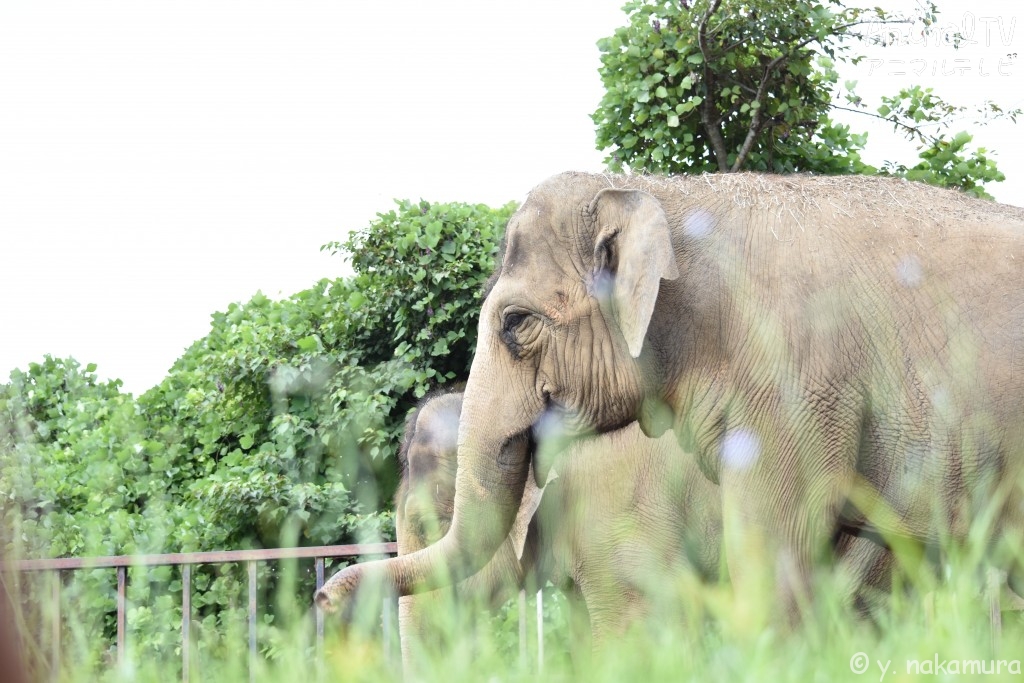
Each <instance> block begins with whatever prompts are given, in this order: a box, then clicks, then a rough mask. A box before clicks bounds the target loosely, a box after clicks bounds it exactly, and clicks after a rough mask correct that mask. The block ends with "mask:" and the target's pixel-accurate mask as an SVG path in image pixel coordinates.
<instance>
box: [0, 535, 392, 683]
mask: <svg viewBox="0 0 1024 683" xmlns="http://www.w3.org/2000/svg"><path fill="white" fill-rule="evenodd" d="M397 552H398V545H397V544H396V543H366V544H360V545H324V546H312V547H305V548H271V549H264V550H219V551H211V552H202V553H166V554H162V555H117V556H110V557H63V558H57V559H52V560H18V561H14V562H6V563H4V565H3V566H4V567H5V568H6V569H11V570H14V571H18V572H53V573H54V574H55V575H56V576H55V578H56V580H54V581H53V583H52V586H53V589H52V590H53V592H52V595H51V596H50V599H51V601H52V603H53V606H54V609H55V610H56V612H55V615H54V619H53V621H52V628H53V631H52V635H51V640H52V643H51V648H52V649H51V670H52V672H53V674H54V676H55V677H56V674H57V672H58V671H59V666H60V648H61V642H60V629H61V616H60V590H61V576H60V574H61V572H64V571H75V570H83V569H104V568H111V569H116V570H117V659H118V663H119V664H120V663H121V661H122V660H123V658H124V653H125V638H126V636H127V634H126V624H125V609H126V600H125V588H126V586H127V583H128V569H129V568H135V567H154V566H162V565H174V566H178V567H180V568H181V569H180V571H181V667H182V680H184V681H188V680H189V655H190V651H191V644H190V642H189V635H190V631H191V621H192V566H193V565H197V564H219V563H225V562H245V563H246V568H247V570H248V578H249V601H248V626H249V677H250V680H252V678H253V676H254V673H255V670H256V667H255V666H254V662H255V659H256V656H257V651H256V563H257V562H273V561H277V560H299V559H312V560H313V564H314V568H315V571H316V587H317V589H318V590H319V589H320V587H321V586H323V584H324V561H325V560H326V559H335V558H354V557H364V556H385V555H395V554H397ZM388 612H389V611H388V610H385V617H384V618H385V620H387V618H388ZM385 633H390V627H389V626H388V624H387V621H385ZM323 636H324V621H323V613H321V612H320V610H316V639H317V648H318V649H320V648H322V646H323Z"/></svg>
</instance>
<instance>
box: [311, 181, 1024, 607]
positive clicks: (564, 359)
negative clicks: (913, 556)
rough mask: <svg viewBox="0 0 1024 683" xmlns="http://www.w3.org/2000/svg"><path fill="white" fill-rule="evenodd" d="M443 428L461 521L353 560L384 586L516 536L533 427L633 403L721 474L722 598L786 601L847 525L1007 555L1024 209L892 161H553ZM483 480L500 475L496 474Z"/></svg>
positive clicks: (522, 220)
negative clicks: (731, 170) (880, 170)
mask: <svg viewBox="0 0 1024 683" xmlns="http://www.w3.org/2000/svg"><path fill="white" fill-rule="evenodd" d="M506 237H507V248H506V250H505V253H504V258H503V261H502V264H501V266H500V268H499V270H498V273H497V274H496V278H495V280H494V285H493V288H492V289H491V291H490V293H489V294H488V296H487V298H486V300H485V301H484V304H483V308H482V311H481V316H480V323H479V338H478V343H477V349H476V354H475V357H474V360H473V365H472V369H471V373H470V378H469V382H468V384H467V387H466V397H465V401H464V407H463V419H462V421H461V423H460V426H459V456H458V473H457V481H456V497H455V510H454V515H453V519H452V525H451V528H450V529H449V531H448V533H447V534H446V535H445V536H444V538H443V539H441V541H439V542H438V543H435V544H433V545H431V546H430V547H428V548H426V549H424V550H422V551H419V552H417V553H413V554H410V555H407V556H404V557H401V558H393V559H391V560H386V561H381V562H377V563H368V564H363V565H357V566H355V567H351V568H347V569H345V570H343V571H342V572H339V574H337V575H335V577H332V579H331V581H330V582H329V583H328V585H327V586H325V588H324V589H323V590H322V591H320V593H319V594H318V596H317V603H318V604H319V605H320V606H321V607H323V608H332V607H336V606H338V605H339V604H344V603H345V602H346V601H347V599H348V597H349V596H350V594H351V593H352V591H354V590H356V589H357V588H358V586H359V584H360V583H361V581H362V580H363V578H364V576H365V575H366V574H368V573H371V574H374V575H376V576H377V577H380V578H381V579H383V580H384V581H385V582H386V583H388V584H390V585H391V586H393V587H395V588H396V589H397V590H398V591H399V592H400V593H402V594H407V593H409V592H411V591H412V590H414V589H420V590H422V589H425V588H430V587H433V586H435V585H437V584H439V583H443V582H444V580H445V579H443V578H441V576H440V574H438V573H437V572H435V571H434V570H435V569H436V568H438V567H441V566H451V567H455V568H456V576H468V575H470V574H472V573H474V572H476V571H477V570H478V569H479V568H480V567H482V566H483V564H484V563H485V562H486V561H487V560H488V559H489V558H490V557H491V556H492V555H493V554H494V552H495V551H496V550H497V549H498V547H499V546H500V545H501V543H502V542H503V540H504V539H505V538H506V536H507V534H508V531H509V529H510V528H511V526H512V522H513V520H514V518H515V515H516V510H517V508H518V502H519V501H520V500H521V498H522V492H523V487H524V484H525V481H526V478H527V474H528V464H529V449H528V436H529V434H530V431H531V429H532V428H533V427H534V426H535V425H536V424H538V423H539V422H541V421H542V420H543V419H545V416H546V415H550V414H552V413H554V414H556V415H558V416H560V417H561V419H562V421H563V423H564V424H565V425H567V426H568V427H569V428H571V429H577V430H579V431H583V430H584V429H586V428H592V429H596V430H597V431H601V432H603V431H610V430H613V429H616V428H619V427H622V426H624V425H626V424H629V423H630V422H633V421H639V422H640V425H641V427H642V428H643V429H644V431H645V433H648V434H652V435H658V434H660V433H662V432H663V431H664V430H666V429H671V430H672V431H674V432H675V434H676V436H677V438H679V439H680V442H681V443H682V444H683V446H684V447H685V448H686V449H687V450H691V451H692V452H693V453H694V454H695V457H696V459H697V463H698V465H699V467H700V469H701V471H702V472H703V473H704V474H705V475H706V476H707V477H708V478H709V479H710V480H711V481H714V482H718V483H720V484H721V487H722V501H723V514H724V528H725V529H726V530H727V531H726V533H725V535H724V541H725V547H726V556H727V558H728V565H729V567H728V568H729V574H730V578H731V579H732V583H733V586H734V588H735V590H736V593H737V597H738V599H740V600H741V601H742V600H747V599H758V597H759V596H760V595H763V593H764V592H763V589H762V586H765V585H768V586H774V591H773V592H772V600H773V601H774V602H775V604H776V605H778V606H779V607H780V609H777V610H774V611H773V613H774V614H778V615H783V616H784V615H789V616H791V617H792V616H795V615H796V613H797V609H796V605H797V604H798V602H799V598H800V596H801V595H802V594H805V593H806V591H807V590H808V589H809V587H810V575H811V570H812V567H813V564H814V562H815V560H816V558H818V557H820V556H821V555H822V554H823V553H825V552H826V547H827V543H828V540H829V539H830V538H831V537H832V535H833V534H834V532H835V530H836V529H837V527H838V526H839V525H840V524H842V523H846V524H852V525H859V526H862V527H874V528H875V529H876V530H877V531H879V532H880V533H897V534H906V535H910V536H913V537H915V538H919V539H924V540H928V541H935V540H938V539H940V538H942V537H944V536H947V535H948V536H950V537H952V538H953V539H963V538H964V537H965V536H966V534H967V530H968V529H969V528H970V526H971V525H972V523H974V522H975V521H976V520H978V519H979V517H980V513H981V512H983V511H985V510H991V511H993V512H994V513H995V516H994V520H993V523H992V524H991V525H990V526H989V527H988V528H987V530H985V537H986V538H987V540H988V541H989V542H990V544H991V547H992V559H993V561H994V562H996V563H997V564H1000V565H1001V566H1004V567H1006V568H1007V569H1009V570H1010V571H1011V578H1010V581H1011V584H1015V583H1016V585H1015V586H1014V588H1015V590H1017V592H1018V593H1020V592H1021V590H1020V582H1021V576H1020V571H1019V568H1018V567H1017V566H1016V564H1015V562H1014V561H1013V560H1012V559H1011V558H1010V557H1009V554H1008V552H1007V551H1008V550H1009V549H1010V548H1011V547H1016V546H1017V545H1019V539H1020V530H1021V528H1022V526H1021V521H1022V520H1021V519H1020V517H1021V515H1022V511H1021V507H1020V502H1021V501H1022V496H1021V464H1022V460H1024V286H1022V283H1024V211H1022V210H1020V209H1017V208H1014V207H1009V206H1002V205H999V204H995V203H992V202H986V201H982V200H976V199H972V198H968V197H965V196H963V195H961V194H959V193H956V192H953V191H949V190H942V189H937V188H931V187H927V186H924V185H920V184H916V183H908V182H905V181H901V180H896V179H885V178H873V177H862V176H848V177H842V178H829V177H804V176H766V175H756V174H722V175H714V176H710V175H709V176H696V177H672V178H655V177H650V178H648V177H638V176H633V177H616V176H605V175H589V174H579V173H568V174H562V175H559V176H555V177H553V178H551V179H549V180H547V181H545V182H544V183H542V184H541V185H539V186H538V187H536V188H535V189H534V190H533V191H532V192H531V193H530V195H529V196H528V198H527V200H526V202H524V204H523V205H522V207H521V208H520V209H519V210H518V211H517V212H516V214H515V215H514V216H513V217H512V218H511V219H510V221H509V225H508V230H507V234H506ZM495 492H500V493H499V494H498V495H495Z"/></svg>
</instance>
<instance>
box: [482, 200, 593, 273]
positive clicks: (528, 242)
mask: <svg viewBox="0 0 1024 683" xmlns="http://www.w3.org/2000/svg"><path fill="white" fill-rule="evenodd" d="M587 225H588V222H587V221H586V219H585V216H584V211H583V210H582V209H580V208H579V207H578V206H575V205H574V204H570V203H567V204H566V205H565V206H556V207H550V206H539V205H538V203H536V202H534V203H532V204H528V205H524V206H523V208H522V209H520V211H519V212H518V213H517V214H516V216H515V217H514V218H513V220H511V221H509V225H508V229H507V231H506V235H505V239H506V247H505V254H504V257H503V259H502V272H503V273H509V274H513V273H518V272H522V271H529V272H530V273H531V275H540V274H542V273H543V272H544V271H546V270H551V269H556V270H562V271H564V270H566V269H567V268H568V267H569V266H570V264H571V265H572V267H573V269H575V270H579V269H580V268H581V267H582V263H581V260H580V257H581V255H583V254H584V252H585V253H589V252H590V251H592V250H593V245H592V243H591V242H592V240H591V241H588V239H587V232H588V229H587Z"/></svg>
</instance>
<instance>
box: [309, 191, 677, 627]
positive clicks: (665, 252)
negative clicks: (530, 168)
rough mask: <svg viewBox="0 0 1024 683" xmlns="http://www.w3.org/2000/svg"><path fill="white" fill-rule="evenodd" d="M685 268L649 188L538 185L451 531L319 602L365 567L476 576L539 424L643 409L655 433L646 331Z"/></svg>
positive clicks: (484, 382)
mask: <svg viewBox="0 0 1024 683" xmlns="http://www.w3.org/2000/svg"><path fill="white" fill-rule="evenodd" d="M676 277H678V269H677V266H676V259H675V253H674V248H673V245H672V242H671V236H670V231H669V226H668V218H667V216H666V214H665V212H664V210H663V209H662V207H661V205H660V204H659V202H658V201H657V200H655V199H654V198H653V197H652V196H651V195H649V194H647V193H645V192H642V191H638V190H631V189H614V188H611V187H608V186H607V184H606V183H605V182H604V181H602V176H587V175H583V174H578V175H577V174H567V175H564V176H558V177H556V178H553V179H551V180H550V181H548V182H546V183H544V184H542V185H540V186H539V187H537V188H535V189H534V190H533V191H532V192H531V193H530V195H529V197H528V198H527V200H526V202H525V203H524V204H523V205H522V207H521V208H520V209H519V210H518V211H517V212H516V214H515V215H514V216H513V217H512V218H511V219H510V221H509V224H508V228H507V230H506V239H505V248H504V255H503V257H502V260H501V265H500V266H499V267H498V270H497V272H496V273H495V274H494V276H493V277H492V280H491V283H490V284H489V288H488V292H487V295H486V297H485V300H484V303H483V307H482V311H481V315H480V321H479V328H478V329H479V332H478V341H477V348H476V353H475V356H474V360H473V364H472V367H471V370H470V378H469V382H468V384H467V386H466V392H465V398H464V403H463V417H462V421H461V422H460V423H459V450H458V471H457V475H456V489H455V506H454V511H453V517H452V522H451V527H450V529H449V530H448V533H447V534H446V535H445V536H444V538H442V539H441V540H440V541H439V542H438V543H435V544H433V545H431V546H429V547H427V548H425V549H423V550H420V551H418V552H415V553H412V554H410V555H407V556H404V557H401V558H395V559H393V560H383V561H378V562H371V563H365V564H362V565H357V566H353V567H349V568H346V569H345V570H342V571H341V572H339V573H338V574H336V575H335V576H333V577H332V578H331V580H330V581H328V582H327V584H325V586H324V587H323V589H321V590H320V591H318V593H317V595H316V602H317V604H318V605H319V606H320V607H321V608H322V609H325V610H333V609H335V608H337V607H338V606H339V605H340V604H343V603H344V602H345V598H346V597H347V596H348V595H349V594H351V593H352V592H353V591H354V590H355V589H356V588H357V587H358V586H359V585H360V583H361V582H362V581H363V580H364V577H365V576H366V575H367V574H370V575H376V576H378V577H379V578H381V579H382V580H383V581H384V582H385V583H387V584H389V585H390V586H391V587H393V588H394V589H396V590H397V592H398V593H399V594H400V595H406V594H409V593H411V592H413V591H416V590H430V589H433V588H436V587H439V586H443V585H448V584H449V583H450V582H452V581H457V580H460V579H462V578H465V577H467V576H470V575H472V574H474V573H475V572H477V571H478V570H479V569H480V568H481V567H482V566H483V565H484V564H485V563H486V562H487V561H488V560H489V559H490V558H491V557H492V556H493V555H494V553H495V551H496V550H497V549H498V548H499V546H500V545H501V544H502V542H503V541H504V540H505V538H506V537H507V536H508V533H509V530H510V529H511V527H512V524H513V522H514V520H515V518H516V512H517V510H518V509H519V504H520V501H521V500H522V497H523V490H524V486H525V483H526V480H527V477H528V470H529V466H530V453H531V444H532V442H533V438H534V430H535V427H538V426H542V423H546V422H549V421H552V420H557V421H558V423H559V424H560V427H561V428H562V429H564V430H568V431H570V432H577V433H583V432H586V431H598V432H603V431H609V430H613V429H616V428H619V427H622V426H624V425H626V424H629V423H630V422H632V421H634V420H636V419H637V418H638V417H640V418H641V424H642V425H645V426H647V427H648V428H649V429H650V430H651V431H653V428H651V427H650V426H649V425H650V424H652V423H653V420H644V419H643V418H645V417H646V416H648V415H649V414H650V415H652V416H655V415H657V411H656V410H646V408H648V407H649V406H652V405H653V406H656V405H658V400H657V399H658V397H659V396H660V394H661V393H662V391H663V387H662V383H663V381H664V380H663V379H659V378H661V377H662V373H661V371H660V369H659V362H658V359H657V354H658V349H657V348H655V347H653V346H652V345H650V344H645V337H646V335H647V328H648V326H649V324H650V322H651V319H652V314H653V313H654V309H655V304H656V302H657V301H658V298H659V297H658V292H659V286H660V284H661V283H662V282H663V281H665V280H670V279H674V278H676ZM650 399H654V400H653V401H651V400H650ZM645 431H647V430H646V429H645ZM659 431H664V425H661V426H660V430H659ZM537 476H538V477H543V476H544V473H543V472H538V475H537Z"/></svg>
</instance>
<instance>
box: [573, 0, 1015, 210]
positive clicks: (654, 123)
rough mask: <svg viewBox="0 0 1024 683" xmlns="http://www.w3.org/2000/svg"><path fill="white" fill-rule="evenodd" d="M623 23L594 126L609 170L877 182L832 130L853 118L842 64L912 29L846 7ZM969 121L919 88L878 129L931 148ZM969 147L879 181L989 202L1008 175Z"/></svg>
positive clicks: (607, 60)
mask: <svg viewBox="0 0 1024 683" xmlns="http://www.w3.org/2000/svg"><path fill="white" fill-rule="evenodd" d="M623 10H624V11H625V12H626V13H627V15H628V17H629V24H628V25H627V26H623V27H621V28H619V29H617V30H616V31H615V34H614V35H613V36H611V37H608V38H604V39H602V40H600V41H599V42H598V48H599V49H600V51H601V53H602V54H601V69H600V73H601V78H602V81H603V83H604V86H605V90H606V92H605V95H604V98H603V99H602V101H601V104H600V106H599V107H598V109H597V111H596V112H595V113H594V114H593V116H592V118H593V120H594V123H595V124H596V126H597V146H598V149H602V150H609V151H610V153H609V155H608V156H607V157H606V159H605V161H606V163H607V164H608V166H609V167H610V168H611V169H612V170H615V171H621V170H622V169H624V168H629V169H632V170H635V171H647V172H653V173H694V172H715V171H720V172H726V171H739V170H754V171H768V172H774V173H796V172H812V173H823V174H840V173H864V174H874V173H878V172H879V170H878V169H876V168H874V167H872V166H869V165H867V164H865V163H864V162H863V161H862V160H861V150H863V149H864V146H865V145H866V143H867V134H866V133H854V132H851V130H850V127H849V126H845V125H839V124H837V123H836V122H835V121H834V120H833V119H832V114H833V110H835V109H837V108H839V109H848V108H847V107H844V106H841V105H840V104H839V102H841V101H842V100H843V92H842V88H841V87H840V85H839V75H838V72H837V70H836V64H837V63H842V62H849V63H856V62H857V61H859V60H860V59H862V56H861V55H858V54H857V53H856V52H855V50H854V49H853V48H854V46H855V44H856V43H857V41H869V42H870V41H874V42H877V40H876V38H877V36H871V35H865V32H864V27H865V26H866V25H867V24H869V23H871V24H887V23H909V22H910V21H911V20H912V19H913V18H912V17H905V16H897V15H892V14H889V13H887V12H885V11H884V10H882V9H881V8H874V9H871V10H867V9H862V8H853V7H846V6H844V4H843V2H841V0H823V1H822V2H798V3H775V2H768V1H767V0H742V1H740V0H735V1H734V0H694V1H693V2H688V1H684V2H667V1H665V0H633V1H631V2H628V3H627V4H626V5H625V6H624V7H623ZM919 14H920V16H918V17H916V18H917V19H919V20H920V21H921V23H922V24H923V25H924V26H925V27H926V28H925V30H931V29H929V28H928V27H930V26H933V25H934V24H935V20H936V15H937V10H936V8H935V6H934V5H933V4H930V3H929V4H926V5H923V6H921V8H920V9H919ZM855 85H856V84H855V83H846V84H845V86H846V92H845V98H846V101H847V102H848V103H850V104H852V105H853V108H852V110H853V111H862V110H864V109H866V108H867V105H866V104H865V103H864V102H863V101H862V100H861V98H859V97H858V96H857V95H856V94H855V93H854V92H853V88H854V86H855ZM986 107H987V109H988V112H989V113H993V112H998V113H1000V114H1009V115H1011V116H1014V117H1015V115H1016V114H1017V113H1019V111H1018V110H1015V111H1013V112H1005V113H1004V112H1001V111H1000V110H999V107H998V106H996V105H993V104H991V103H986ZM962 111H963V108H957V107H952V106H950V105H947V104H946V103H945V102H942V101H941V100H939V99H938V98H937V97H935V96H934V95H932V94H931V93H930V90H929V91H924V90H922V89H921V88H918V87H915V88H908V89H905V90H903V91H902V92H901V93H900V94H899V95H897V96H896V97H893V98H884V99H883V103H882V105H881V107H880V108H879V115H880V116H882V117H883V118H887V119H888V120H890V121H892V122H893V123H894V125H895V126H896V128H897V130H899V131H900V132H902V133H904V134H906V135H907V136H910V137H913V136H918V137H922V138H924V137H926V136H924V134H923V133H922V132H921V129H920V127H919V124H920V123H922V122H923V121H931V122H939V123H942V124H944V125H946V126H948V124H949V123H950V122H952V121H954V120H958V119H959V118H961V116H960V114H961V113H962ZM965 135H966V134H965V133H958V134H956V135H955V136H953V137H952V138H948V137H944V136H931V137H927V142H926V143H924V142H923V143H922V146H921V148H920V149H919V151H920V159H921V161H920V163H919V164H918V165H917V166H914V167H912V168H907V167H906V166H903V165H901V164H898V163H895V162H887V163H886V164H885V167H884V169H883V170H882V172H883V173H886V174H892V175H901V176H905V177H908V178H911V179H913V180H921V181H924V182H929V183H932V184H936V185H942V186H949V187H958V188H961V189H964V190H966V191H968V192H969V193H971V194H975V195H977V196H983V197H987V196H988V195H987V194H986V193H985V192H984V190H982V188H981V186H982V185H984V184H985V183H988V182H993V181H1000V180H1002V179H1003V175H1002V174H1001V173H1000V172H999V171H998V170H997V169H996V165H995V162H994V161H993V160H992V159H990V158H988V157H987V156H986V155H985V150H984V149H978V150H970V149H969V148H968V147H967V145H968V143H969V142H970V138H969V137H967V138H964V136H965Z"/></svg>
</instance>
